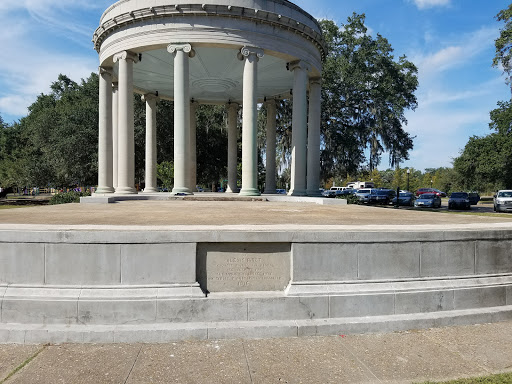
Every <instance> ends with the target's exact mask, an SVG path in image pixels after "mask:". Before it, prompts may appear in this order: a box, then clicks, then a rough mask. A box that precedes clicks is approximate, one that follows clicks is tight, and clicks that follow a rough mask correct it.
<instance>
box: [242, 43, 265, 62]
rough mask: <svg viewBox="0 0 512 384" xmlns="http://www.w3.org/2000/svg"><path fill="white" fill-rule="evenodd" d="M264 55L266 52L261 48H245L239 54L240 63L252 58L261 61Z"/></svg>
mask: <svg viewBox="0 0 512 384" xmlns="http://www.w3.org/2000/svg"><path fill="white" fill-rule="evenodd" d="M264 55H265V52H264V51H263V49H261V48H258V47H249V46H244V47H242V48H241V49H240V52H238V55H237V57H238V59H239V60H240V61H242V60H244V59H246V58H247V57H250V56H254V57H255V58H256V59H258V60H259V59H261V58H262V57H263V56H264Z"/></svg>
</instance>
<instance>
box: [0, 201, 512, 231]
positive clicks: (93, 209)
mask: <svg viewBox="0 0 512 384" xmlns="http://www.w3.org/2000/svg"><path fill="white" fill-rule="evenodd" d="M478 223H512V215H510V217H508V216H505V215H496V216H476V215H465V214H453V213H447V212H446V211H445V212H431V211H417V210H408V209H404V208H401V209H394V208H392V207H367V206H357V205H317V204H312V203H290V202H267V201H180V200H174V201H123V202H118V203H115V204H63V205H54V206H40V207H27V208H20V209H4V210H0V224H55V225H141V226H152V225H159V226H161V225H218V226H223V225H354V226H358V225H403V226H410V225H418V224H429V225H435V224H440V225H441V224H443V225H444V224H478Z"/></svg>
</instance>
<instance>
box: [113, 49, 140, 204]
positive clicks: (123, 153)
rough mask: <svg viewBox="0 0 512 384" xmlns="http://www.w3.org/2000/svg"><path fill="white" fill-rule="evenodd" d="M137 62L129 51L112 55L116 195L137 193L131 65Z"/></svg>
mask: <svg viewBox="0 0 512 384" xmlns="http://www.w3.org/2000/svg"><path fill="white" fill-rule="evenodd" d="M138 61H139V57H138V55H137V54H135V53H133V52H129V51H123V52H120V53H118V54H116V55H114V63H117V62H119V79H118V80H119V91H118V92H119V106H118V108H119V118H118V133H117V135H118V165H117V169H118V176H117V184H118V186H117V188H116V193H117V194H136V193H137V190H136V189H135V141H134V135H133V63H136V62H138Z"/></svg>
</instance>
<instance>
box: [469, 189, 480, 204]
mask: <svg viewBox="0 0 512 384" xmlns="http://www.w3.org/2000/svg"><path fill="white" fill-rule="evenodd" d="M468 195H469V204H471V205H477V204H478V202H479V201H480V194H479V193H478V192H469V193H468Z"/></svg>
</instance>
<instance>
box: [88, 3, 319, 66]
mask: <svg viewBox="0 0 512 384" xmlns="http://www.w3.org/2000/svg"><path fill="white" fill-rule="evenodd" d="M126 1H130V0H125V2H126ZM273 1H274V2H278V3H281V4H285V5H286V6H288V7H290V8H293V9H294V10H296V11H299V12H301V13H302V14H303V15H306V16H307V17H308V18H309V19H311V20H312V21H314V23H315V25H316V26H317V27H318V30H319V31H321V28H320V26H319V25H318V22H317V21H316V20H315V19H314V18H313V17H312V16H311V15H309V14H308V13H307V12H305V11H304V10H302V9H301V8H299V7H297V6H296V5H294V4H292V3H290V2H289V1H286V0H273ZM119 4H120V2H118V3H115V4H113V5H112V6H111V7H110V8H108V9H107V10H106V11H105V13H104V14H103V17H102V19H101V22H102V24H101V26H100V27H98V28H97V29H96V31H95V32H94V36H93V39H92V41H93V43H94V48H95V49H96V51H98V52H99V51H100V48H101V44H102V43H103V41H104V40H105V39H106V38H107V37H108V36H109V35H110V34H111V33H113V32H115V31H116V30H118V29H120V28H122V27H125V26H127V25H130V24H135V23H139V22H142V21H148V20H157V19H163V18H173V17H186V16H194V17H197V16H204V17H226V18H238V19H243V20H249V21H253V22H257V23H262V24H267V25H271V26H274V27H278V28H281V29H285V30H289V31H292V32H294V33H296V34H299V35H301V36H303V37H304V38H305V39H307V40H310V41H312V42H313V43H314V44H315V45H316V47H317V48H318V50H319V51H320V53H321V55H322V59H324V58H325V56H326V54H327V49H326V45H325V41H324V39H323V36H322V34H321V32H318V31H316V30H315V29H313V28H311V27H310V26H308V25H306V24H304V23H301V22H299V21H297V20H295V19H293V18H291V17H288V16H284V15H279V14H277V13H274V12H270V11H265V10H259V9H251V8H246V7H239V6H232V5H208V4H180V5H179V6H155V7H146V8H140V9H137V10H132V11H130V12H126V13H122V14H119V15H117V16H116V17H114V18H113V19H110V20H107V21H103V20H104V17H105V15H107V14H108V12H109V11H110V10H111V9H113V8H114V7H116V6H119Z"/></svg>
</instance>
